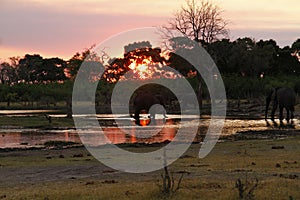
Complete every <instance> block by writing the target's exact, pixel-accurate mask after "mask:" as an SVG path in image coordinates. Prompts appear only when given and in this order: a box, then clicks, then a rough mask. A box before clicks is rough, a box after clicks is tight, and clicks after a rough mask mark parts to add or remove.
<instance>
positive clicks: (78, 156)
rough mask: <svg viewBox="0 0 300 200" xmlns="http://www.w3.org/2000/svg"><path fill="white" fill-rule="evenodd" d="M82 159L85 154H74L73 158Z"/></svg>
mask: <svg viewBox="0 0 300 200" xmlns="http://www.w3.org/2000/svg"><path fill="white" fill-rule="evenodd" d="M82 157H83V154H82V153H79V154H74V155H73V158H82Z"/></svg>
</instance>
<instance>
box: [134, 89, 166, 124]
mask: <svg viewBox="0 0 300 200" xmlns="http://www.w3.org/2000/svg"><path fill="white" fill-rule="evenodd" d="M158 105H161V106H160V107H158ZM133 106H134V116H133V118H134V119H135V124H136V125H139V126H141V122H140V114H141V113H142V112H144V113H147V114H150V120H153V121H154V123H155V114H156V113H160V112H162V113H161V114H163V116H164V118H166V115H165V105H164V103H163V99H162V96H160V95H153V94H150V93H140V94H137V96H136V97H135V99H134V102H133ZM153 108H154V109H153Z"/></svg>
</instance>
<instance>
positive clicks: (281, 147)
mask: <svg viewBox="0 0 300 200" xmlns="http://www.w3.org/2000/svg"><path fill="white" fill-rule="evenodd" d="M272 149H284V146H272Z"/></svg>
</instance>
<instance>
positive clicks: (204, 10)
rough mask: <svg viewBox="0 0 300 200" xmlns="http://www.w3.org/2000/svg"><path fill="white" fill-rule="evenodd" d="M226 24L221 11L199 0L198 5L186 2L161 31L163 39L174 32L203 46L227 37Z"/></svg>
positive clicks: (193, 0) (169, 36) (192, 1)
mask: <svg viewBox="0 0 300 200" xmlns="http://www.w3.org/2000/svg"><path fill="white" fill-rule="evenodd" d="M227 24H228V23H227V21H226V20H224V19H223V17H222V10H220V9H219V7H217V6H216V5H213V4H212V3H211V2H209V1H207V0H201V1H200V3H199V4H198V3H196V2H195V0H187V1H186V5H185V6H182V7H181V9H180V10H179V11H177V12H176V13H175V14H174V16H173V18H171V19H170V20H169V22H168V24H167V25H165V26H163V27H162V30H163V34H164V37H165V39H167V38H171V37H173V35H172V31H175V32H179V33H180V34H182V35H184V36H186V37H188V38H190V39H192V40H195V41H196V42H198V43H201V44H202V45H204V44H208V43H211V42H213V41H215V40H217V39H219V37H220V36H223V37H224V36H225V37H227V36H228V30H227V29H226V26H227Z"/></svg>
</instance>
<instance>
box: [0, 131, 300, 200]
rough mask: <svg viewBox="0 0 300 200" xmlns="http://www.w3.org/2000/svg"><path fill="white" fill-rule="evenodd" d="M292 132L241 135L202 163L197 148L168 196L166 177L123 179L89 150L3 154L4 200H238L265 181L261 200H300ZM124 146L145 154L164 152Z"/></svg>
mask: <svg viewBox="0 0 300 200" xmlns="http://www.w3.org/2000/svg"><path fill="white" fill-rule="evenodd" d="M290 133H291V132H290V131H289V132H287V131H285V134H284V137H283V132H281V137H267V138H266V137H256V138H255V137H252V138H245V137H244V139H242V138H243V137H241V135H243V136H247V135H249V134H250V133H240V134H237V135H240V137H239V138H231V139H228V140H224V141H223V142H219V143H217V145H216V146H215V148H214V149H213V151H212V152H211V153H210V154H209V155H208V156H207V157H205V158H204V159H199V158H198V152H199V149H200V146H201V145H200V144H193V145H192V146H191V147H190V148H189V150H188V151H187V152H186V153H185V154H184V155H183V156H181V158H179V159H178V160H177V161H176V162H174V163H173V164H171V165H170V166H169V170H170V171H171V172H173V176H174V178H175V180H176V181H178V179H179V177H180V176H181V175H182V174H184V176H183V180H182V182H181V184H180V189H179V190H178V191H177V192H176V193H175V194H173V195H170V196H168V197H166V195H164V194H162V193H161V192H160V189H159V187H158V185H161V184H162V179H161V174H162V172H163V171H162V170H159V171H156V172H151V173H145V174H129V173H124V172H119V171H116V170H113V169H110V168H108V167H106V166H104V165H103V164H101V163H100V162H98V161H97V160H95V159H94V158H93V157H92V156H91V155H90V154H89V152H88V151H86V149H85V148H83V147H73V148H45V149H42V150H18V151H8V152H1V153H0V172H1V173H0V180H1V182H0V199H238V190H237V188H235V183H236V181H237V180H238V179H241V180H242V181H245V179H248V181H250V182H252V183H255V180H256V179H257V180H258V186H257V187H256V188H255V189H254V192H253V194H254V195H255V199H289V198H290V199H291V198H292V199H298V198H300V193H299V188H300V181H299V177H300V171H299V168H300V145H299V144H300V134H299V132H293V133H291V134H290ZM254 134H255V135H257V136H259V135H266V134H265V133H264V132H256V133H254ZM274 134H275V133H274ZM267 135H270V133H268V134H267ZM271 135H273V133H272V134H271ZM275 135H276V134H275ZM252 136H253V134H252ZM161 145H162V144H161ZM120 147H121V148H124V149H125V150H128V151H134V152H137V151H138V152H144V151H154V150H155V149H157V148H160V147H161V146H160V145H159V144H156V145H144V146H143V145H138V146H136V145H134V144H132V145H127V146H126V145H123V146H122V145H121V146H120ZM249 184H250V183H249Z"/></svg>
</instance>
